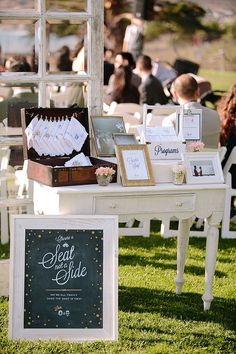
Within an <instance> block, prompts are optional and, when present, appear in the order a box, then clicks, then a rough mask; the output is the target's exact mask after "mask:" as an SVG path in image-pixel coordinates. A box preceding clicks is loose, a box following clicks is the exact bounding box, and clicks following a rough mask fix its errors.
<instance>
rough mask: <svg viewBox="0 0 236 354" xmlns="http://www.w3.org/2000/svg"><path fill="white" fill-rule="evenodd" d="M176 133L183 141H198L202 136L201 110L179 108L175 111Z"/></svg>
mask: <svg viewBox="0 0 236 354" xmlns="http://www.w3.org/2000/svg"><path fill="white" fill-rule="evenodd" d="M177 134H178V135H179V134H181V135H182V138H183V139H184V140H185V141H199V140H201V138H202V110H201V109H182V110H181V109H180V111H179V112H178V113H177Z"/></svg>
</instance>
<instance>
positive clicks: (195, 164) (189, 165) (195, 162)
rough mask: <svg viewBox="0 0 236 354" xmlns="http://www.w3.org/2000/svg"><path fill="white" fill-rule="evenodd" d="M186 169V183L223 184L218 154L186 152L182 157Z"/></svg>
mask: <svg viewBox="0 0 236 354" xmlns="http://www.w3.org/2000/svg"><path fill="white" fill-rule="evenodd" d="M182 158H183V161H184V164H185V167H186V183H188V184H202V183H205V184H208V183H223V182H224V176H223V172H222V167H221V162H220V158H219V153H218V152H186V153H184V154H183V155H182Z"/></svg>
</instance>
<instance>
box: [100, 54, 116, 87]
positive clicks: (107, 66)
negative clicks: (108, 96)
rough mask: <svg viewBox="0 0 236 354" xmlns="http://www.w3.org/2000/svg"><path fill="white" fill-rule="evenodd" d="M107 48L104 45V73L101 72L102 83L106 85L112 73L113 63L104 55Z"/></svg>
mask: <svg viewBox="0 0 236 354" xmlns="http://www.w3.org/2000/svg"><path fill="white" fill-rule="evenodd" d="M107 51H108V50H107V49H106V48H105V47H104V61H103V65H104V66H103V67H104V73H103V84H104V85H108V83H109V79H110V77H111V75H112V74H113V73H114V64H112V63H111V62H110V61H109V60H108V59H107V57H106V53H107Z"/></svg>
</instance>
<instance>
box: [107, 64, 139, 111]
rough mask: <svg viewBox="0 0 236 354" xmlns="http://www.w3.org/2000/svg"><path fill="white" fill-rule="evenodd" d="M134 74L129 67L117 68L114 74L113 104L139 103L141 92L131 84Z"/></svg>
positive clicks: (111, 95)
mask: <svg viewBox="0 0 236 354" xmlns="http://www.w3.org/2000/svg"><path fill="white" fill-rule="evenodd" d="M131 77H132V72H131V69H130V67H129V66H128V65H126V66H122V67H120V68H117V69H116V70H115V73H114V79H113V82H112V90H111V93H110V100H111V102H113V101H115V102H117V103H137V104H138V103H139V91H138V89H137V87H135V86H134V85H133V84H132V82H131Z"/></svg>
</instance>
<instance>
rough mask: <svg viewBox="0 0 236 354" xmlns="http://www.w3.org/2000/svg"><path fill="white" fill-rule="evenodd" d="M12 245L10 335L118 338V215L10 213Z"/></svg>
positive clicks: (33, 337)
mask: <svg viewBox="0 0 236 354" xmlns="http://www.w3.org/2000/svg"><path fill="white" fill-rule="evenodd" d="M10 247H11V251H10V287H9V338H10V339H27V340H38V339H41V340H68V341H75V342H82V341H98V340H117V338H118V217H117V216H98V215H96V216H91V215H85V216H77V215H76V216H71V215H70V216H62V215H60V216H59V215H58V216H41V215H39V216H38V215H14V216H12V218H11V245H10ZM63 247H64V248H63Z"/></svg>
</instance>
